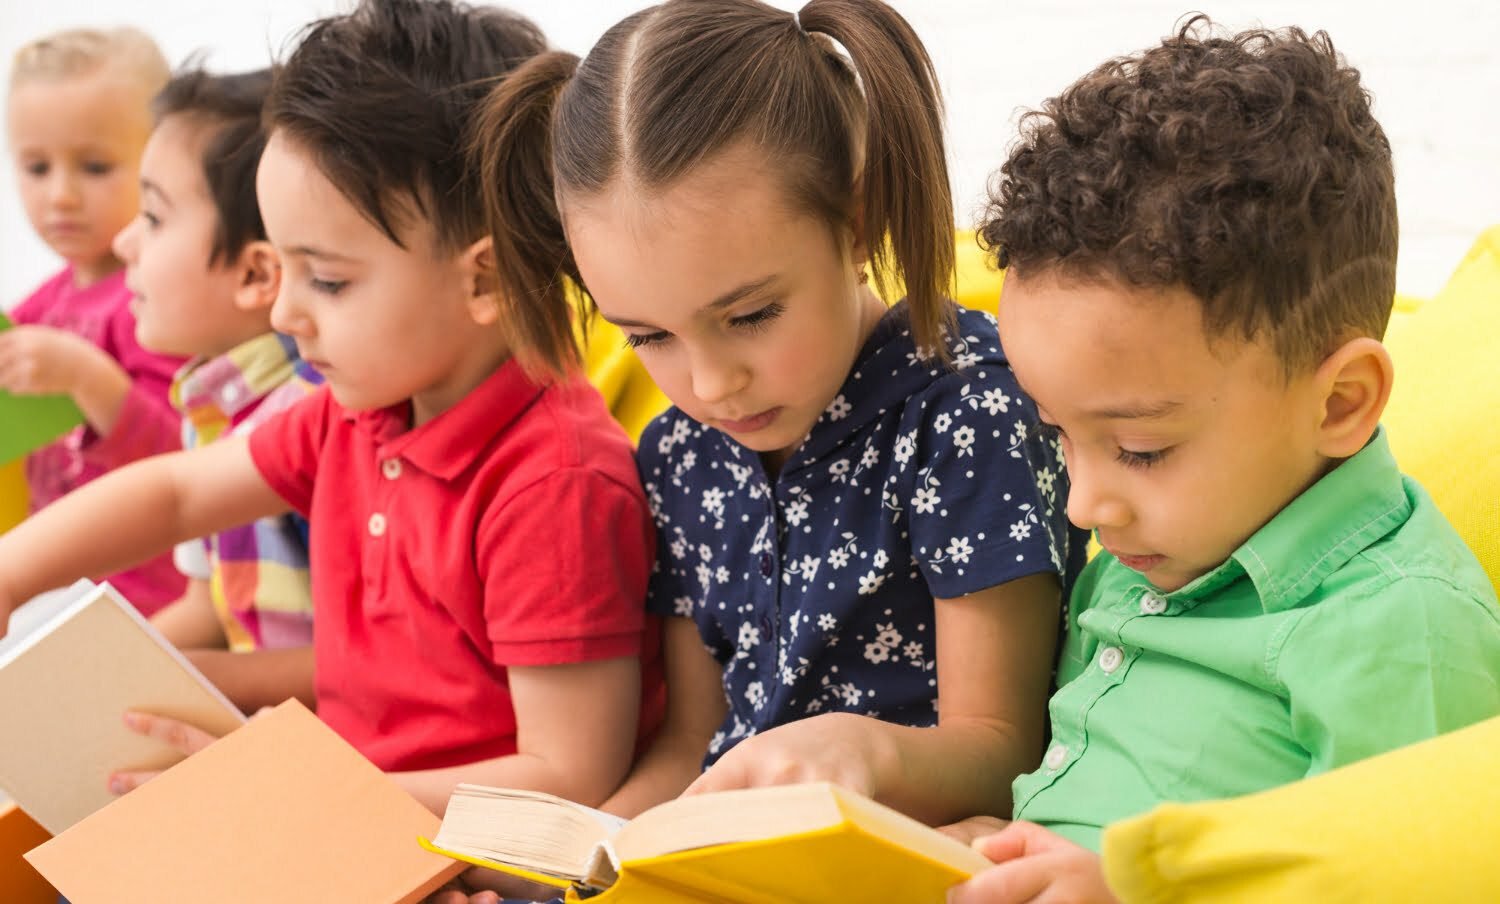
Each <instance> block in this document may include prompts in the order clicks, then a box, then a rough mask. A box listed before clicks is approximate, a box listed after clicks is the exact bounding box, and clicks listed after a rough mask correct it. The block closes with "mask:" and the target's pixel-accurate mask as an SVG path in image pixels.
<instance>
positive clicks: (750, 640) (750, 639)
mask: <svg viewBox="0 0 1500 904" xmlns="http://www.w3.org/2000/svg"><path fill="white" fill-rule="evenodd" d="M759 643H760V629H759V628H757V627H755V626H754V625H752V624H750V623H749V622H745V623H744V624H742V625H740V649H742V650H748V649H750V648H751V647H753V646H755V645H756V644H759Z"/></svg>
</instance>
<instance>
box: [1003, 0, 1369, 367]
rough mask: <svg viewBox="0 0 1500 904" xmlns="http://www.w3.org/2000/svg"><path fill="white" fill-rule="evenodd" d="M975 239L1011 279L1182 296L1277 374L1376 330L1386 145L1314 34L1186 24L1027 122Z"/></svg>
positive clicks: (1356, 88)
mask: <svg viewBox="0 0 1500 904" xmlns="http://www.w3.org/2000/svg"><path fill="white" fill-rule="evenodd" d="M980 235H981V242H982V243H983V244H984V246H985V247H986V248H987V249H989V250H990V251H992V252H994V253H995V254H996V255H997V259H998V262H999V264H1000V265H1001V266H1002V267H1011V268H1014V271H1015V272H1016V274H1017V275H1018V276H1020V277H1022V278H1025V275H1026V274H1028V273H1032V272H1051V273H1054V274H1057V275H1060V276H1063V277H1066V278H1070V279H1083V280H1101V279H1103V280H1117V281H1120V282H1123V283H1125V284H1127V285H1130V286H1134V287H1140V288H1156V287H1163V288H1165V287H1169V286H1181V287H1185V288H1186V289H1187V290H1189V291H1190V292H1192V293H1193V295H1195V296H1196V297H1197V298H1198V299H1199V300H1200V301H1201V302H1202V304H1203V315H1204V325H1205V329H1206V330H1207V331H1208V333H1209V335H1210V336H1212V337H1219V336H1223V335H1225V334H1230V333H1234V334H1237V335H1239V336H1241V337H1243V338H1244V339H1246V340H1247V341H1249V340H1251V339H1254V338H1256V337H1269V338H1270V340H1271V343H1272V345H1273V347H1274V348H1275V350H1276V352H1277V354H1278V356H1279V357H1280V358H1281V360H1282V362H1283V365H1284V366H1285V367H1286V368H1287V369H1288V370H1289V371H1290V370H1293V369H1297V368H1301V367H1305V366H1308V365H1309V364H1311V363H1314V362H1316V361H1318V360H1321V358H1322V357H1323V356H1325V355H1327V354H1328V353H1329V352H1330V351H1332V350H1333V348H1335V347H1336V346H1337V345H1338V343H1339V342H1341V341H1345V340H1347V339H1348V338H1349V337H1350V335H1351V333H1357V334H1359V335H1367V336H1373V337H1376V338H1378V337H1380V336H1381V335H1382V334H1383V333H1384V332H1385V326H1386V321H1387V320H1388V319H1389V317H1390V311H1391V304H1392V301H1393V297H1394V294H1395V267H1396V239H1397V228H1396V198H1395V185H1394V177H1393V174H1392V169H1391V150H1390V143H1389V142H1388V141H1387V140H1386V136H1385V133H1384V132H1383V131H1382V130H1381V128H1380V124H1379V123H1377V122H1376V121H1375V118H1374V116H1373V115H1372V114H1371V112H1370V96H1369V93H1368V92H1367V91H1366V90H1365V89H1364V88H1363V87H1362V86H1361V85H1360V79H1359V72H1358V71H1357V70H1355V69H1353V68H1351V67H1350V66H1348V65H1347V64H1346V63H1345V62H1344V60H1343V59H1342V58H1341V57H1340V56H1339V54H1338V53H1337V52H1336V51H1335V50H1334V47H1333V42H1332V41H1331V40H1330V39H1329V37H1328V35H1327V34H1326V33H1324V32H1321V31H1320V32H1317V33H1316V34H1313V35H1310V36H1309V35H1308V34H1307V33H1306V32H1304V31H1302V30H1301V29H1298V28H1287V29H1283V30H1279V31H1268V30H1263V29H1259V30H1252V31H1244V32H1240V33H1238V34H1234V35H1230V36H1227V37H1226V36H1222V35H1221V34H1219V33H1218V32H1217V30H1216V29H1215V27H1214V26H1213V24H1212V23H1211V22H1209V20H1208V19H1207V17H1203V16H1196V17H1194V18H1192V19H1190V20H1189V21H1187V22H1186V24H1184V25H1183V26H1182V27H1181V29H1180V30H1179V31H1178V32H1177V34H1176V35H1175V36H1173V37H1171V38H1168V39H1166V40H1164V41H1163V42H1162V44H1161V45H1160V46H1158V47H1154V48H1151V49H1149V50H1146V51H1144V52H1142V53H1139V54H1136V55H1133V56H1128V57H1121V58H1118V59H1114V60H1110V61H1109V62H1106V63H1105V64H1103V65H1102V66H1100V67H1098V68H1097V69H1095V70H1094V71H1093V72H1091V73H1089V74H1088V75H1086V76H1084V77H1083V78H1082V79H1080V80H1079V81H1077V82H1075V83H1074V84H1073V85H1072V86H1070V87H1069V88H1068V89H1067V90H1065V91H1064V92H1063V93H1062V94H1060V95H1059V96H1057V97H1054V98H1051V99H1049V100H1048V101H1046V102H1045V103H1044V104H1043V106H1042V109H1040V110H1034V111H1031V112H1029V113H1027V114H1026V115H1025V116H1024V117H1023V118H1022V126H1021V137H1020V139H1019V141H1018V142H1017V144H1016V146H1015V147H1014V148H1013V149H1012V150H1011V153H1010V157H1009V159H1008V160H1007V161H1006V162H1005V164H1004V165H1003V166H1002V167H1001V168H1000V171H999V173H998V174H997V176H996V177H995V178H994V179H993V180H992V183H991V187H990V199H989V205H988V210H987V212H986V216H985V222H984V225H983V226H982V228H981V232H980Z"/></svg>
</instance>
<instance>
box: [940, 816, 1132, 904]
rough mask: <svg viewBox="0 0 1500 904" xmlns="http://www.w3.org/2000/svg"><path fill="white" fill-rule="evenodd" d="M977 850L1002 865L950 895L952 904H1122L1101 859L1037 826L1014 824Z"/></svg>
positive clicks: (977, 843) (978, 843)
mask: <svg viewBox="0 0 1500 904" xmlns="http://www.w3.org/2000/svg"><path fill="white" fill-rule="evenodd" d="M974 848H975V850H977V851H979V853H981V854H983V855H985V856H986V857H988V858H990V859H991V860H993V861H995V863H996V864H997V865H996V866H993V867H991V868H989V869H987V870H985V871H984V872H982V873H980V874H979V875H977V876H975V877H974V878H972V879H970V880H969V881H968V882H965V883H964V884H963V885H960V886H958V887H956V888H954V889H953V890H952V891H950V892H948V904H1009V902H1017V904H1019V902H1022V901H1032V902H1036V904H1050V902H1063V901H1066V902H1070V904H1085V902H1098V904H1116V899H1115V896H1114V895H1113V894H1111V893H1110V890H1109V886H1108V885H1106V884H1105V883H1104V867H1103V866H1102V865H1101V864H1100V862H1099V855H1098V854H1095V853H1094V852H1093V851H1090V850H1088V849H1087V848H1083V847H1079V846H1078V845H1076V844H1074V843H1073V842H1071V841H1068V840H1067V839H1065V838H1063V837H1062V836H1060V835H1057V834H1055V833H1053V832H1049V831H1047V830H1046V829H1044V828H1042V827H1041V826H1039V825H1037V824H1036V823H1034V822H1013V823H1011V824H1010V825H1008V826H1006V827H1005V829H1004V830H1002V831H1000V832H999V833H997V834H994V835H988V836H985V837H983V838H980V839H978V840H977V841H975V842H974Z"/></svg>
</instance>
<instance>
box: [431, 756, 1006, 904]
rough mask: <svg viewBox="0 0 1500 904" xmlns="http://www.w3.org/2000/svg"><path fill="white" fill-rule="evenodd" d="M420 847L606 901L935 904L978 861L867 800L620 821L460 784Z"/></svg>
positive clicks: (698, 800)
mask: <svg viewBox="0 0 1500 904" xmlns="http://www.w3.org/2000/svg"><path fill="white" fill-rule="evenodd" d="M422 843H423V846H425V847H428V848H429V849H430V850H434V851H437V852H438V853H443V854H447V855H448V856H450V857H453V858H455V859H458V860H463V861H465V862H468V863H474V864H477V865H480V866H486V867H490V868H491V869H497V870H500V871H502V872H506V873H510V874H512V875H516V876H520V877H522V878H526V879H531V880H532V881H535V882H540V883H543V884H546V885H551V886H553V887H556V888H569V889H570V893H569V897H570V898H576V897H577V896H578V895H579V894H580V893H583V894H585V895H587V894H588V891H587V890H590V889H593V890H604V893H603V894H602V895H598V896H596V897H594V898H592V899H591V900H595V901H599V902H605V901H608V902H610V904H615V902H635V901H641V902H673V901H684V902H686V901H703V900H713V901H723V902H744V904H761V902H764V904H773V902H775V904H788V902H821V901H877V900H880V901H901V902H912V904H915V902H922V901H942V900H943V897H944V894H945V892H946V891H947V889H948V888H949V887H950V886H952V885H955V884H957V883H959V882H962V881H963V880H965V879H967V878H968V877H969V876H971V875H973V874H974V873H975V872H978V871H979V870H982V869H984V868H985V867H986V866H987V865H988V861H987V860H985V858H984V857H983V856H981V855H980V854H978V853H977V852H975V851H973V850H971V849H970V848H968V847H966V846H964V845H963V844H960V843H959V842H957V841H955V840H953V839H952V838H949V837H948V836H946V835H943V834H942V833H940V832H938V831H937V830H935V829H932V828H929V827H928V826H925V825H923V824H922V823H920V822H917V821H916V820H914V819H911V818H909V817H907V816H904V815H902V814H900V813H897V812H896V811H895V810H892V809H890V808H888V807H885V806H883V805H881V804H878V803H876V802H874V801H872V800H870V799H869V798H866V797H863V796H861V795H859V794H855V793H854V792H852V791H848V790H846V789H844V788H840V787H837V786H835V785H830V784H823V783H815V784H804V785H785V786H781V787H771V788H753V789H749V790H742V791H721V792H717V793H711V794H700V795H695V796H692V797H682V798H678V799H677V800H673V801H668V802H667V803H664V804H661V805H659V806H656V807H653V808H651V809H650V810H647V811H646V812H645V813H642V814H641V815H640V816H638V817H636V818H635V819H633V820H630V821H628V822H627V821H625V820H622V819H619V818H618V817H614V816H610V815H608V814H605V813H600V812H599V811H597V810H591V809H589V808H588V807H584V806H581V805H579V804H575V803H573V802H571V801H567V800H563V799H562V798H558V797H553V796H551V795H548V794H540V793H535V792H530V791H512V790H502V789H497V788H484V787H479V786H476V785H459V786H458V788H457V789H456V790H455V791H454V792H453V795H452V797H451V798H450V799H449V802H448V810H447V815H446V816H444V818H443V824H442V828H441V829H440V830H439V832H438V834H437V836H436V837H435V838H434V839H433V840H432V841H430V842H429V841H427V840H425V839H423V842H422Z"/></svg>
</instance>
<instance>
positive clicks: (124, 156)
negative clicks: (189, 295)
mask: <svg viewBox="0 0 1500 904" xmlns="http://www.w3.org/2000/svg"><path fill="white" fill-rule="evenodd" d="M166 78H167V63H166V60H164V59H163V58H162V55H161V51H159V50H158V49H157V48H156V44H154V43H153V42H152V41H151V39H150V38H149V37H147V36H146V35H144V34H142V33H141V32H139V31H137V30H135V29H133V28H118V29H113V30H110V31H95V30H91V29H78V30H73V31H64V32H60V33H58V34H55V35H50V36H48V37H45V38H41V39H39V40H36V41H33V42H31V43H30V44H27V45H26V46H24V47H22V48H21V50H20V51H18V52H17V53H16V57H15V62H14V63H13V65H12V66H11V76H10V85H11V87H10V102H9V110H8V113H9V121H8V130H9V133H10V149H11V155H12V157H13V158H14V160H15V164H16V173H17V177H18V181H19V183H20V190H21V201H22V203H23V205H24V206H25V208H26V216H27V218H28V219H29V220H30V221H31V226H32V228H33V229H35V230H36V232H37V235H39V236H41V238H42V240H43V241H45V242H46V243H47V245H48V246H49V247H50V248H52V250H53V251H56V252H57V253H58V254H59V255H60V256H61V257H62V258H63V260H64V261H66V266H64V267H63V269H62V271H61V272H59V273H58V274H57V275H56V276H54V277H52V278H51V279H49V280H47V281H46V282H45V283H43V284H42V285H41V287H40V288H38V289H37V290H36V291H35V292H33V293H32V294H31V295H30V296H29V297H28V298H27V299H26V300H25V301H22V302H21V303H20V304H19V305H18V306H17V307H16V308H15V310H13V311H12V312H11V319H12V320H13V321H14V322H15V323H16V324H17V326H16V327H15V328H14V329H11V330H8V331H6V332H4V333H0V389H3V390H5V391H7V392H12V393H23V394H51V393H59V394H66V395H70V396H72V398H73V401H74V402H76V403H77V404H78V407H79V408H80V409H81V410H82V411H83V414H84V419H85V421H86V424H85V426H83V427H81V428H79V429H78V430H75V431H73V432H72V433H70V434H69V435H67V436H66V437H64V438H63V439H61V440H59V441H57V442H55V443H53V444H51V445H49V446H47V447H45V448H43V449H40V450H38V451H37V452H34V453H33V454H32V455H31V456H30V457H29V458H28V459H27V461H26V479H27V483H28V484H29V486H30V494H29V495H30V498H31V507H32V511H36V510H38V509H41V508H43V507H44V506H47V505H50V504H51V503H52V502H53V501H55V500H56V499H58V498H59V497H61V496H63V495H64V494H66V493H68V492H69V491H71V490H73V489H74V488H76V487H79V486H82V485H83V484H85V483H88V482H89V481H90V480H93V479H94V478H96V477H98V476H99V475H101V474H103V473H105V472H107V471H109V470H110V469H112V468H116V467H119V466H120V465H123V464H125V463H127V462H130V461H134V460H135V459H137V458H142V457H144V456H147V455H153V454H155V453H157V452H164V451H168V450H170V449H176V448H178V442H179V440H178V422H177V416H176V415H175V414H174V413H173V412H172V409H171V406H170V405H168V404H167V398H166V392H167V384H168V382H169V381H170V379H171V377H172V373H173V371H174V370H176V369H177V365H178V364H179V363H181V359H178V358H170V357H166V356H163V355H157V354H152V353H151V352H147V351H145V350H143V349H142V348H141V347H140V345H138V344H137V343H136V339H135V318H134V317H133V316H132V315H131V312H130V308H129V304H130V293H129V292H127V291H126V290H125V287H124V283H123V279H124V276H123V274H122V272H121V271H120V262H119V260H118V259H117V258H116V257H115V255H114V253H113V252H112V251H111V250H110V241H111V240H112V239H113V238H114V236H115V233H117V232H119V231H120V229H121V228H122V227H123V226H124V225H125V224H126V223H128V222H129V221H130V218H131V217H133V216H135V212H136V203H137V200H138V198H139V194H138V190H137V187H136V172H137V166H138V165H139V163H140V157H141V148H142V146H143V145H144V144H145V142H146V135H147V133H148V132H149V131H150V130H151V119H150V114H149V112H148V109H147V107H148V104H149V102H150V99H151V96H152V95H153V94H155V93H156V91H157V89H159V88H160V87H161V86H162V84H163V83H164V82H165V81H166ZM108 577H109V580H110V581H111V582H113V583H114V585H115V586H116V587H117V588H118V589H119V590H120V591H121V592H122V593H124V594H125V596H126V597H127V598H128V599H129V600H130V601H131V602H133V603H135V605H136V606H137V607H138V608H140V610H141V611H142V612H144V613H146V614H150V613H152V612H155V611H156V610H157V609H159V608H161V607H162V606H164V605H166V604H167V603H168V602H171V601H172V600H175V599H177V598H178V597H179V596H181V595H182V590H183V579H182V575H180V574H178V573H177V570H176V569H175V568H173V566H172V560H171V557H170V556H165V555H164V556H157V557H156V558H154V559H152V560H151V561H149V562H146V563H145V564H142V565H140V566H139V567H136V568H132V569H130V570H129V571H126V572H122V573H120V574H112V575H109V576H108Z"/></svg>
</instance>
